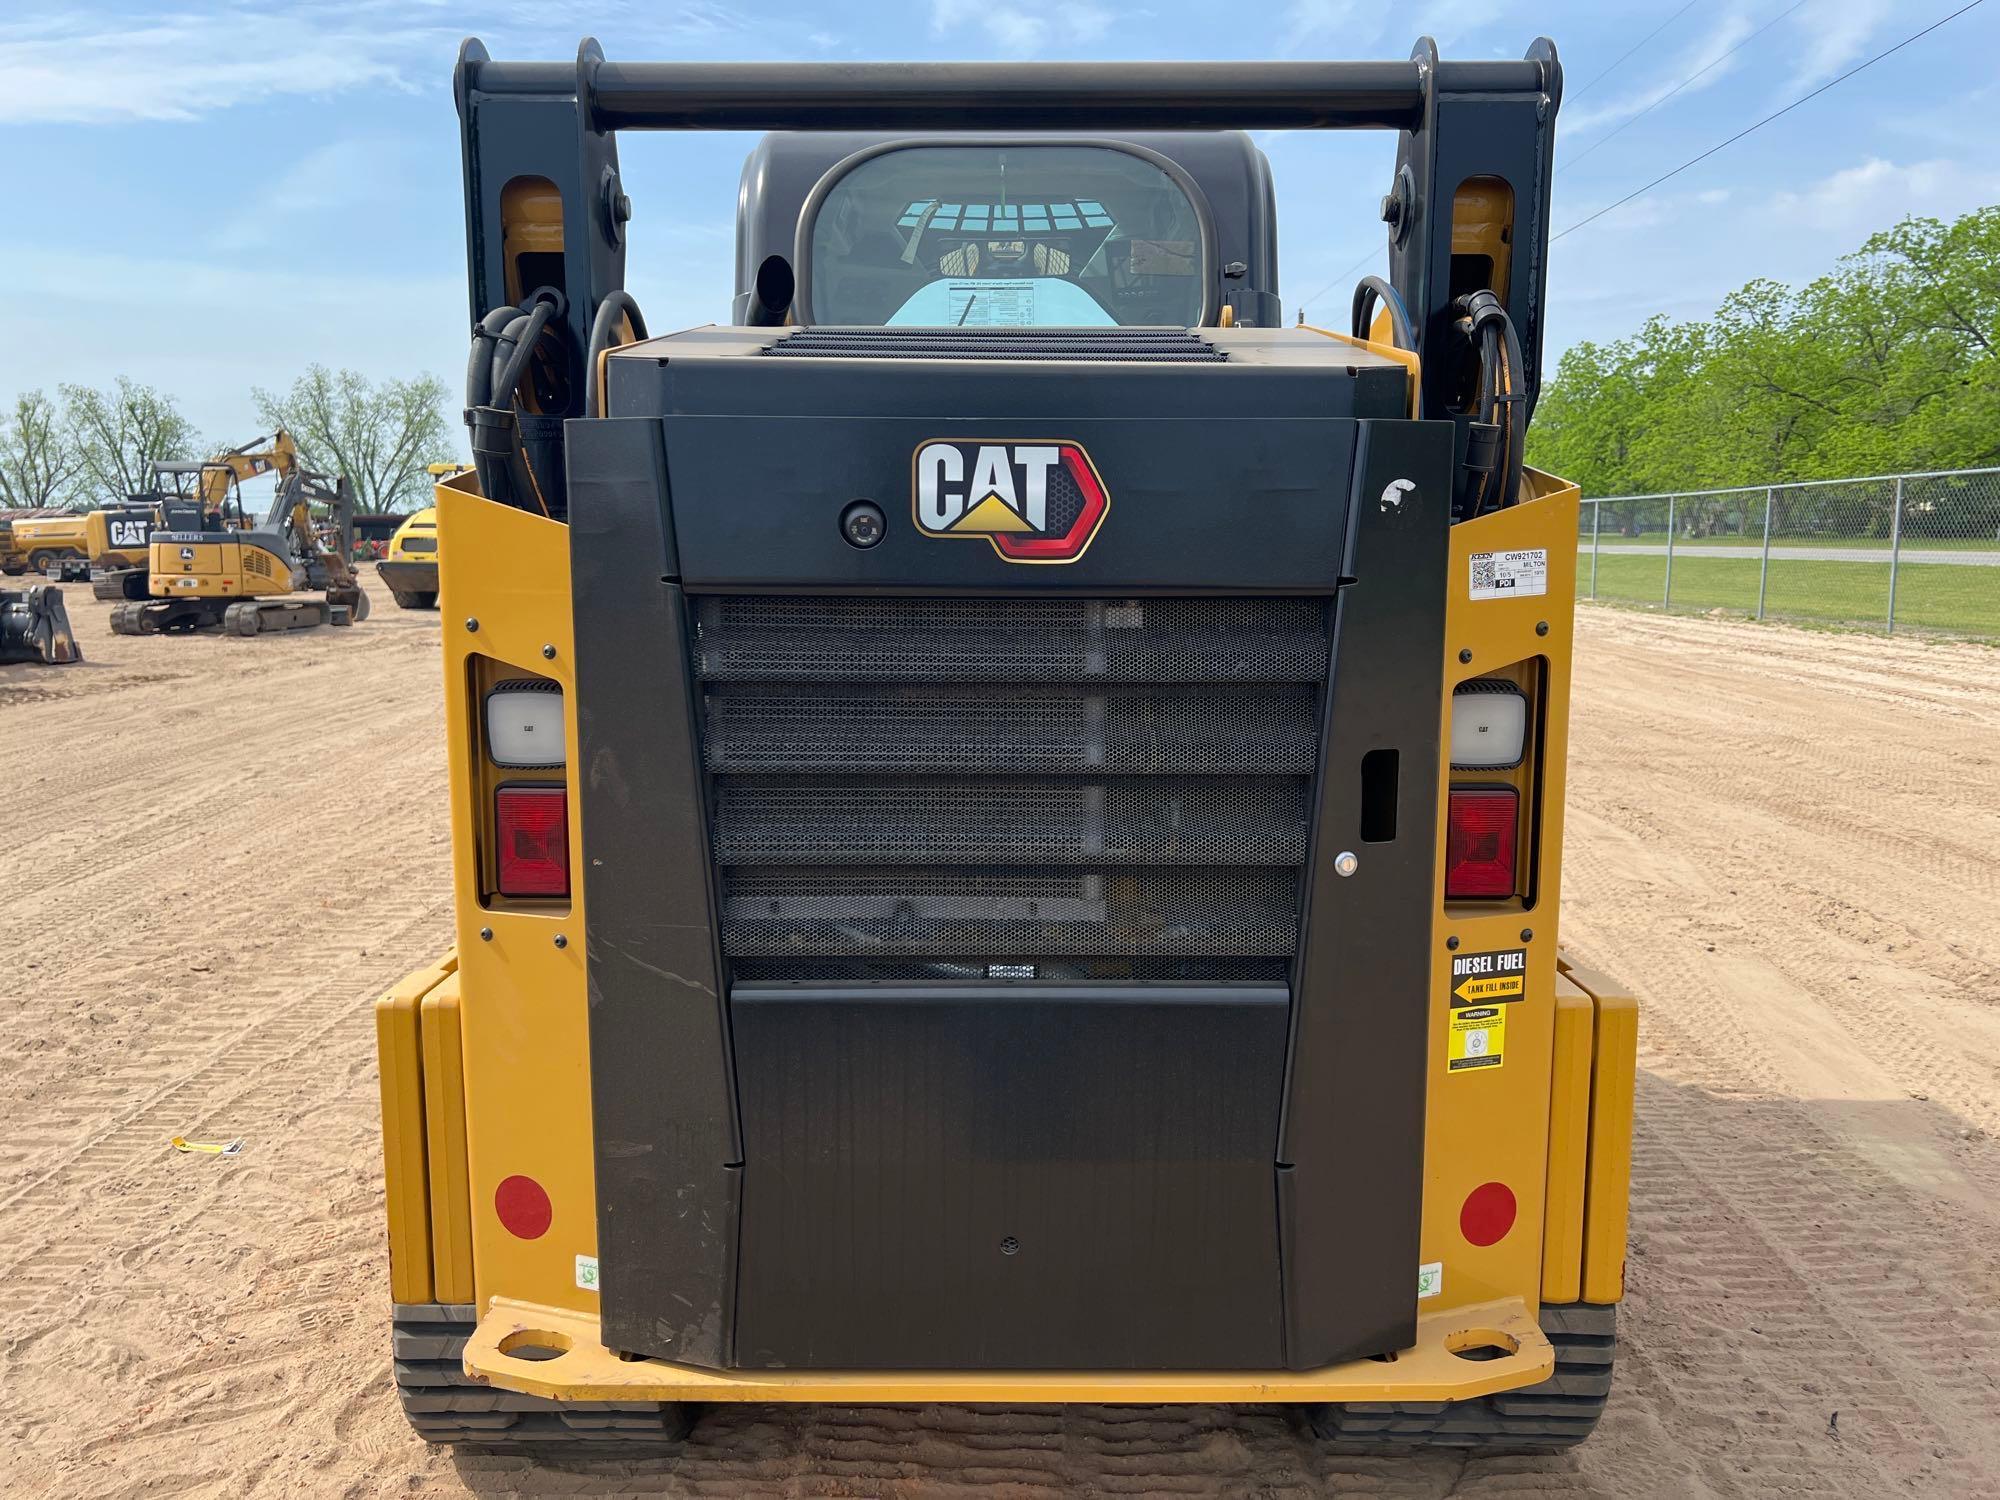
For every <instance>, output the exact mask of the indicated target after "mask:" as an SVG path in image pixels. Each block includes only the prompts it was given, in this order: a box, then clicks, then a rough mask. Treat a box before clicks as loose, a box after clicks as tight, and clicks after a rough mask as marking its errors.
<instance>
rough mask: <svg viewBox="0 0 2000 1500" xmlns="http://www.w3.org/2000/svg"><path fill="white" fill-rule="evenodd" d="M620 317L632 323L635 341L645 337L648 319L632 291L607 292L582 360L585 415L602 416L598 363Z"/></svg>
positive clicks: (591, 321) (598, 308)
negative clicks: (598, 400)
mask: <svg viewBox="0 0 2000 1500" xmlns="http://www.w3.org/2000/svg"><path fill="white" fill-rule="evenodd" d="M621 317H622V318H624V319H625V320H626V321H628V322H629V323H631V325H632V337H633V338H635V339H642V338H644V337H646V319H645V317H644V316H643V315H642V314H641V313H640V311H639V304H638V303H637V302H635V301H633V300H632V294H631V293H630V292H627V291H622V290H621V291H616V292H610V293H607V294H606V296H605V298H604V300H603V301H602V302H600V303H598V304H597V316H596V317H594V318H592V319H591V320H590V346H589V348H587V349H586V350H585V351H584V359H583V414H584V415H585V416H586V417H596V416H602V415H603V413H601V412H600V411H598V409H597V361H598V359H599V357H600V356H601V355H602V354H603V353H604V351H605V350H607V349H609V348H610V347H611V340H612V338H613V330H615V329H616V328H617V326H618V321H619V319H620V318H621Z"/></svg>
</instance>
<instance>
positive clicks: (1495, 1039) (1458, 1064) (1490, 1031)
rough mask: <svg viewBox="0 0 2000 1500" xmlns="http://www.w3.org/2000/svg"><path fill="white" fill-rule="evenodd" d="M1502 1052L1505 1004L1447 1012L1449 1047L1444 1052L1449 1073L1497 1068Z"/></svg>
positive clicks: (1505, 1024)
mask: <svg viewBox="0 0 2000 1500" xmlns="http://www.w3.org/2000/svg"><path fill="white" fill-rule="evenodd" d="M1506 1054H1507V1007H1506V1006H1504V1005H1473V1006H1468V1007H1466V1008H1465V1009H1463V1010H1455V1011H1453V1012H1452V1013H1451V1047H1450V1049H1449V1051H1448V1052H1447V1054H1446V1056H1447V1058H1448V1061H1447V1064H1446V1066H1447V1067H1448V1068H1449V1070H1450V1071H1451V1072H1453V1073H1463V1072H1464V1071H1466V1070H1467V1069H1468V1068H1497V1067H1499V1066H1500V1064H1501V1061H1502V1059H1504V1058H1505V1056H1506Z"/></svg>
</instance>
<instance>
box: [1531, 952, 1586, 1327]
mask: <svg viewBox="0 0 2000 1500" xmlns="http://www.w3.org/2000/svg"><path fill="white" fill-rule="evenodd" d="M1555 1012H1556V1037H1555V1058H1554V1061H1553V1062H1552V1063H1551V1065H1550V1068H1549V1172H1548V1182H1547V1186H1546V1188H1545V1189H1544V1194H1545V1201H1544V1205H1543V1214H1542V1300H1543V1301H1544V1302H1574V1301H1576V1300H1577V1299H1578V1298H1579V1297H1581V1296H1582V1294H1583V1293H1582V1285H1583V1208H1584V1174H1585V1169H1586V1167H1587V1165H1588V1163H1589V1158H1590V1041H1591V1034H1592V1017H1593V1011H1592V1007H1591V1003H1590V996H1589V995H1587V994H1585V993H1584V992H1583V991H1582V990H1581V989H1578V988H1577V986H1576V985H1575V984H1574V983H1572V982H1571V981H1570V979H1569V978H1568V977H1567V976H1566V975H1564V974H1561V973H1558V974H1557V975H1556V989H1555Z"/></svg>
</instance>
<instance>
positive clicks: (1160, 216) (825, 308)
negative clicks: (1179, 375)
mask: <svg viewBox="0 0 2000 1500" xmlns="http://www.w3.org/2000/svg"><path fill="white" fill-rule="evenodd" d="M809 257H810V277H811V281H810V285H811V297H812V302H811V311H812V321H813V322H815V323H821V324H861V325H869V326H885V325H886V326H903V327H909V326H931V327H938V326H945V327H949V326H959V327H973V328H994V327H1111V326H1114V325H1119V324H1123V325H1145V324H1151V325H1168V326H1175V327H1187V326H1190V325H1193V324H1196V323H1199V322H1200V321H1201V314H1202V306H1203V288H1204V286H1205V284H1206V281H1205V277H1206V271H1207V268H1206V266H1204V264H1203V251H1202V234H1201V220H1200V217H1199V216H1198V214H1197V213H1196V210H1195V206H1194V204H1193V202H1192V201H1191V200H1190V199H1189V197H1188V195H1187V193H1186V191H1185V190H1184V189H1183V188H1182V187H1181V185H1180V184H1179V183H1178V182H1177V181H1175V179H1174V178H1173V177H1171V176H1169V175H1168V174H1167V173H1166V172H1165V171H1163V170H1161V169H1160V168H1159V167H1157V166H1155V165H1154V164H1153V163H1152V162H1149V161H1147V160H1146V159H1144V158H1143V157H1140V156H1135V155H1133V154H1132V153H1130V152H1127V151H1120V150H1116V149H1114V148H1111V147H1107V146H1018V145H1011V146H1010V145H998V144H995V145H963V146H908V147H900V148H898V149H896V150H892V151H886V152H883V153H882V154H880V155H878V156H872V157H869V158H868V159H866V160H864V161H862V162H860V163H858V164H856V165H855V166H853V167H851V168H850V169H849V170H848V171H847V172H846V173H845V174H844V175H843V176H842V177H841V178H840V179H839V181H837V182H836V183H835V184H834V185H833V187H832V188H831V189H830V190H829V191H828V192H827V193H826V195H825V196H824V197H823V198H822V199H821V201H820V205H819V209H818V212H817V213H816V214H815V216H814V218H813V222H812V230H811V238H810V241H809Z"/></svg>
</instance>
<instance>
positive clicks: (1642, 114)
mask: <svg viewBox="0 0 2000 1500" xmlns="http://www.w3.org/2000/svg"><path fill="white" fill-rule="evenodd" d="M1805 3H1806V0H1793V3H1792V5H1791V6H1789V7H1788V8H1786V9H1785V10H1781V11H1779V12H1778V14H1776V15H1775V16H1773V17H1771V19H1770V20H1768V21H1766V22H1765V23H1764V24H1763V25H1762V26H1759V27H1758V28H1757V29H1756V30H1755V31H1753V32H1751V33H1750V35H1748V36H1746V37H1745V38H1743V40H1742V41H1740V42H1738V43H1737V44H1736V45H1735V46H1734V47H1731V48H1730V49H1729V50H1728V51H1727V52H1725V53H1723V54H1722V56H1720V57H1718V58H1716V59H1715V60H1714V61H1713V62H1711V63H1710V64H1709V65H1708V66H1707V67H1705V68H1703V69H1701V70H1700V72H1696V73H1690V74H1688V76H1687V77H1685V78H1683V79H1682V80H1681V81H1680V82H1679V83H1677V84H1675V85H1674V86H1673V87H1672V88H1670V89H1668V90H1667V91H1666V92H1665V93H1664V94H1662V95H1660V97H1659V98H1657V99H1655V100H1654V101H1653V102H1652V103H1651V104H1649V105H1647V106H1646V107H1645V108H1644V109H1642V110H1640V111H1639V112H1638V113H1637V114H1635V115H1633V116H1632V117H1631V119H1629V120H1627V121H1625V122H1624V124H1622V125H1620V126H1619V127H1618V128H1617V129H1616V130H1612V131H1608V132H1607V133H1606V134H1605V135H1604V136H1603V137H1602V138H1601V139H1599V140H1598V141H1597V142H1596V143H1595V144H1593V145H1591V146H1590V147H1589V148H1588V149H1587V150H1583V151H1579V152H1578V153H1577V154H1576V155H1575V156H1572V157H1570V158H1569V159H1568V160H1567V161H1565V162H1564V163H1563V168H1564V170H1565V171H1567V170H1568V169H1569V168H1571V167H1574V166H1575V165H1576V164H1577V163H1578V162H1580V161H1582V160H1583V159H1584V158H1585V157H1586V156H1589V155H1590V154H1591V153H1592V152H1594V151H1596V150H1598V149H1599V147H1602V146H1605V145H1607V144H1609V143H1610V142H1611V140H1612V139H1613V138H1614V137H1616V136H1619V135H1622V134H1624V133H1625V132H1626V131H1627V130H1629V129H1630V128H1631V127H1632V126H1634V125H1636V124H1638V123H1639V122H1640V121H1641V120H1643V119H1645V118H1646V116H1647V115H1650V114H1651V113H1652V112H1653V111H1654V110H1656V109H1658V108H1659V107H1660V106H1661V105H1662V104H1665V103H1666V102H1667V101H1668V100H1669V99H1671V98H1673V97H1674V95H1676V94H1678V93H1679V92H1680V91H1681V90H1682V89H1684V88H1686V87H1687V86H1688V85H1689V84H1691V83H1696V82H1699V81H1700V80H1701V79H1702V78H1703V77H1705V76H1706V75H1708V74H1710V73H1712V72H1714V71H1715V70H1716V69H1717V68H1719V67H1721V66H1722V65H1723V64H1724V63H1726V62H1728V61H1729V59H1730V58H1732V57H1734V56H1735V55H1736V54H1737V53H1739V52H1741V51H1742V50H1743V49H1744V48H1745V47H1747V46H1749V45H1750V44H1751V43H1752V42H1754V41H1756V40H1757V38H1758V37H1760V36H1762V35H1763V34H1764V33H1765V32H1767V31H1769V30H1770V29H1771V28H1772V27H1773V26H1776V25H1777V24H1778V23H1779V22H1780V21H1782V20H1784V19H1785V17H1786V16H1789V15H1790V14H1791V13H1792V12H1793V11H1795V10H1797V9H1799V8H1800V7H1801V6H1803V5H1804V4H1805Z"/></svg>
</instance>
